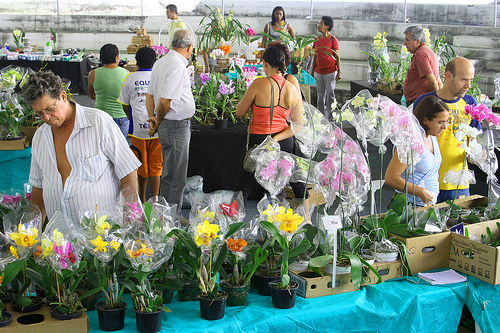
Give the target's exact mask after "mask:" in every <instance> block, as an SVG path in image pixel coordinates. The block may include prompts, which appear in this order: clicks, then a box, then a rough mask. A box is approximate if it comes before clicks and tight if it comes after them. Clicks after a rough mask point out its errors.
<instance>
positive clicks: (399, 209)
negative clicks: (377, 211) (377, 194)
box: [389, 193, 406, 216]
mask: <svg viewBox="0 0 500 333" xmlns="http://www.w3.org/2000/svg"><path fill="white" fill-rule="evenodd" d="M405 207H406V197H405V195H404V194H403V193H398V194H396V196H395V197H394V200H392V202H391V204H390V205H389V209H392V210H393V211H394V212H395V213H396V214H397V215H399V216H401V215H402V214H403V210H404V209H405Z"/></svg>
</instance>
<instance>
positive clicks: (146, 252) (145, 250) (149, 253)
mask: <svg viewBox="0 0 500 333" xmlns="http://www.w3.org/2000/svg"><path fill="white" fill-rule="evenodd" d="M141 247H142V249H141V250H140V251H141V252H142V253H144V255H146V256H149V257H151V256H152V255H153V253H155V250H153V249H150V248H148V247H146V244H144V243H142V244H141Z"/></svg>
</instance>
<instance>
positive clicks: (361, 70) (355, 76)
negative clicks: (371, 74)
mask: <svg viewBox="0 0 500 333" xmlns="http://www.w3.org/2000/svg"><path fill="white" fill-rule="evenodd" d="M341 66H342V80H345V81H352V80H363V79H367V77H368V61H367V60H351V59H342V58H341Z"/></svg>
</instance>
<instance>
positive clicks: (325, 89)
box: [314, 71, 337, 120]
mask: <svg viewBox="0 0 500 333" xmlns="http://www.w3.org/2000/svg"><path fill="white" fill-rule="evenodd" d="M314 77H315V78H316V93H317V107H318V110H319V111H320V112H321V113H323V114H324V115H325V117H326V118H327V119H328V120H330V118H331V117H330V114H331V106H332V103H333V101H334V100H335V83H336V82H337V81H336V80H335V78H336V77H337V72H336V71H335V72H333V73H330V74H318V73H314Z"/></svg>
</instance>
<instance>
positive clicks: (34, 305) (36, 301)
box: [10, 296, 43, 313]
mask: <svg viewBox="0 0 500 333" xmlns="http://www.w3.org/2000/svg"><path fill="white" fill-rule="evenodd" d="M30 298H31V305H28V306H24V307H23V306H20V305H19V304H17V302H16V300H15V299H13V300H12V301H11V302H10V306H11V307H12V310H14V311H16V312H23V313H26V312H33V311H36V310H38V309H40V308H41V307H42V304H43V300H42V299H41V298H40V297H38V296H30Z"/></svg>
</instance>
